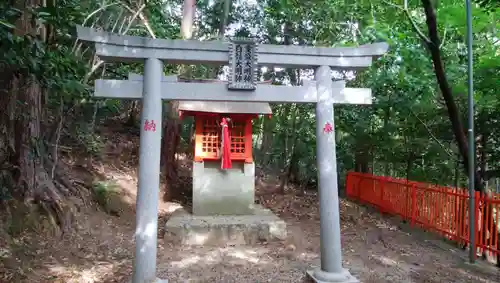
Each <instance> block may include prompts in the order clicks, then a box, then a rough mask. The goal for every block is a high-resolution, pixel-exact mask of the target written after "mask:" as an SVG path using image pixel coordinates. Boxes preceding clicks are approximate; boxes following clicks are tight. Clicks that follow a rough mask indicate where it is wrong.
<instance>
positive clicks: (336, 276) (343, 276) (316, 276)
mask: <svg viewBox="0 0 500 283" xmlns="http://www.w3.org/2000/svg"><path fill="white" fill-rule="evenodd" d="M307 277H308V278H309V279H311V280H312V281H313V282H315V283H359V280H358V279H356V278H355V277H354V276H352V275H351V273H349V271H348V270H347V269H342V271H341V272H339V273H332V272H326V271H323V270H321V268H316V269H311V270H308V271H307Z"/></svg>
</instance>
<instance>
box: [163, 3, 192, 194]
mask: <svg viewBox="0 0 500 283" xmlns="http://www.w3.org/2000/svg"><path fill="white" fill-rule="evenodd" d="M195 9H196V0H184V6H183V9H182V23H181V36H182V38H183V39H191V37H192V36H193V22H194V14H195ZM188 69H189V67H187V68H182V67H181V68H180V71H181V72H180V73H184V71H186V70H188ZM183 70H184V71H183ZM182 75H184V74H182ZM178 106H179V103H178V102H177V101H171V102H170V103H168V110H167V113H168V118H167V120H166V121H165V123H164V124H165V126H164V128H163V133H164V134H163V137H162V144H163V148H164V149H163V150H162V151H163V156H164V161H165V193H164V195H163V199H164V200H165V201H171V200H172V199H173V198H174V197H179V196H180V195H181V193H180V191H179V190H180V189H181V188H180V187H179V186H178V185H179V175H178V168H177V161H176V158H175V155H176V153H177V149H178V148H179V142H180V132H181V123H180V121H179V115H178V113H179V110H178Z"/></svg>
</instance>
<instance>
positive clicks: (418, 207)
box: [346, 172, 500, 256]
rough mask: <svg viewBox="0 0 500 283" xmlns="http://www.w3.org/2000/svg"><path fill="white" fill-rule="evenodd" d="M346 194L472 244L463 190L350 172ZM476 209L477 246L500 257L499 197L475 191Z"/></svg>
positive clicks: (466, 196)
mask: <svg viewBox="0 0 500 283" xmlns="http://www.w3.org/2000/svg"><path fill="white" fill-rule="evenodd" d="M346 192H347V196H348V197H349V198H352V199H356V200H358V201H360V202H363V203H367V204H370V205H373V206H375V207H377V208H378V209H379V210H380V211H381V212H383V213H388V214H393V215H399V216H401V217H402V218H403V219H405V220H407V221H408V222H410V223H411V225H414V226H420V227H422V228H424V229H426V230H428V231H432V232H434V233H437V234H439V235H442V236H443V237H445V238H447V239H449V240H452V241H455V242H457V243H459V244H462V245H465V244H468V243H469V242H470V241H469V228H468V226H469V225H468V223H469V220H468V214H469V213H468V211H469V193H468V192H467V191H466V190H464V189H460V188H450V187H443V186H438V185H431V184H427V183H420V182H413V181H407V180H402V179H394V178H389V177H381V176H374V175H371V174H363V173H357V172H349V173H348V174H347V179H346ZM475 207H476V208H477V210H476V211H477V212H476V213H475V219H476V221H475V222H476V223H477V225H476V226H475V228H476V229H475V230H476V236H475V242H476V247H477V248H479V249H480V250H481V252H485V253H486V254H488V255H489V256H500V250H499V248H500V247H499V242H498V229H499V226H498V224H499V223H498V222H499V220H500V194H492V195H490V196H486V195H484V194H481V193H479V192H476V195H475ZM483 223H485V224H486V225H484V224H483Z"/></svg>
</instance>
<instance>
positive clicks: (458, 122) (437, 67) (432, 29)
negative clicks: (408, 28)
mask: <svg viewBox="0 0 500 283" xmlns="http://www.w3.org/2000/svg"><path fill="white" fill-rule="evenodd" d="M422 5H423V7H424V12H425V16H426V22H427V28H428V34H429V39H425V38H423V40H424V41H425V42H426V44H427V48H428V49H429V52H430V54H431V58H432V62H433V64H434V73H435V75H436V80H437V82H438V85H439V89H440V90H441V94H442V95H443V99H444V101H445V103H446V108H447V110H448V117H449V119H450V122H451V125H452V129H453V133H454V135H455V139H456V141H457V144H458V149H459V152H460V155H461V156H462V160H463V163H464V169H465V171H466V174H468V170H469V158H475V156H469V153H468V144H467V138H466V135H465V133H464V131H463V129H464V127H463V125H462V119H461V115H460V112H459V110H458V107H457V105H456V103H455V99H454V97H453V93H452V90H451V87H450V85H449V82H448V78H447V77H446V72H445V70H444V66H443V61H442V58H441V51H440V43H441V42H440V39H439V34H438V30H437V18H436V12H435V10H434V7H433V6H432V2H431V0H422ZM474 188H475V190H476V191H479V192H482V193H486V192H485V190H484V186H483V180H482V176H481V174H479V170H478V168H477V167H476V168H474ZM488 209H489V210H490V211H489V213H490V214H491V215H493V209H492V207H491V206H488ZM482 225H483V226H482V227H481V230H483V231H487V230H489V228H488V227H487V226H488V225H487V223H486V221H482ZM493 227H495V230H496V231H494V233H492V234H494V235H495V236H496V237H499V234H500V233H499V231H498V228H497V227H498V226H497V223H496V220H495V219H493ZM498 259H499V260H498V261H497V265H498V266H499V267H500V254H499V255H498Z"/></svg>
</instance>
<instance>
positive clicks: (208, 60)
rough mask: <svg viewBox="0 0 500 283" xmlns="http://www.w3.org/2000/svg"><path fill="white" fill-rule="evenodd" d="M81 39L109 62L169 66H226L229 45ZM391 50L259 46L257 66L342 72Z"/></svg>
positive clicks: (83, 30) (99, 35) (106, 36)
mask: <svg viewBox="0 0 500 283" xmlns="http://www.w3.org/2000/svg"><path fill="white" fill-rule="evenodd" d="M77 33H78V39H79V40H82V41H88V42H94V43H95V48H96V54H97V55H98V56H99V57H101V58H103V59H104V60H106V61H119V62H124V61H130V62H134V61H143V60H144V59H146V58H151V57H155V58H158V59H160V60H168V61H169V62H170V63H184V64H190V63H194V64H219V65H221V64H227V63H228V62H229V51H228V50H229V44H230V43H229V42H226V41H215V40H214V41H197V40H180V39H175V40H172V39H154V38H147V37H139V36H130V35H118V34H114V33H110V32H105V31H98V30H95V29H92V28H88V27H82V26H78V27H77ZM388 48H389V46H388V44H387V43H385V42H379V43H373V44H367V45H362V46H359V47H334V48H332V47H312V46H297V45H291V46H284V45H272V44H259V45H258V62H257V63H258V65H261V66H265V65H269V66H281V67H301V68H307V67H312V68H315V67H319V66H330V67H332V68H338V69H343V70H348V69H360V68H366V67H369V66H371V63H372V60H373V58H377V57H380V56H382V55H384V54H385V53H386V52H387V50H388Z"/></svg>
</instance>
